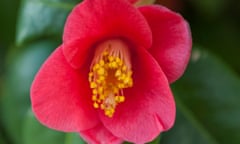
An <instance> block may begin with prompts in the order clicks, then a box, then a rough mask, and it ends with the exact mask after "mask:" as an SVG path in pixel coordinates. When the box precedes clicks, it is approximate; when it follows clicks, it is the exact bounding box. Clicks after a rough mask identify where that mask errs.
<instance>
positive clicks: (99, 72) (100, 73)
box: [97, 67, 105, 75]
mask: <svg viewBox="0 0 240 144" xmlns="http://www.w3.org/2000/svg"><path fill="white" fill-rule="evenodd" d="M104 71H105V70H104V68H103V67H99V69H98V70H97V74H98V75H104Z"/></svg>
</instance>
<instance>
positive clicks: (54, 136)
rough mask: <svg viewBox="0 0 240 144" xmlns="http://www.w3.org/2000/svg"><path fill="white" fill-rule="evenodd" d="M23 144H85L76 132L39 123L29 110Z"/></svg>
mask: <svg viewBox="0 0 240 144" xmlns="http://www.w3.org/2000/svg"><path fill="white" fill-rule="evenodd" d="M23 143H24V144H44V143H46V144H85V143H84V141H83V140H82V139H81V138H80V136H79V135H78V134H76V133H63V132H57V131H54V130H52V129H49V128H47V127H45V126H43V125H41V124H40V123H39V122H38V121H37V120H36V119H35V117H34V115H33V114H32V112H31V111H29V112H28V114H27V116H26V120H25V122H24V129H23Z"/></svg>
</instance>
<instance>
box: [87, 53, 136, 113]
mask: <svg viewBox="0 0 240 144" xmlns="http://www.w3.org/2000/svg"><path fill="white" fill-rule="evenodd" d="M120 57H121V55H119V54H117V55H116V54H114V53H112V52H111V53H110V52H109V51H108V50H104V51H102V52H101V54H100V56H99V59H97V60H96V61H95V62H94V63H92V66H91V69H90V72H89V83H90V88H91V89H92V101H93V107H94V108H100V109H102V110H104V113H105V115H106V116H108V117H112V116H113V114H114V112H115V108H116V106H117V105H118V104H119V103H122V102H124V101H125V97H124V95H123V89H124V88H129V87H132V85H133V80H132V71H131V69H130V68H129V66H128V65H127V64H126V62H125V61H124V60H123V59H122V58H120Z"/></svg>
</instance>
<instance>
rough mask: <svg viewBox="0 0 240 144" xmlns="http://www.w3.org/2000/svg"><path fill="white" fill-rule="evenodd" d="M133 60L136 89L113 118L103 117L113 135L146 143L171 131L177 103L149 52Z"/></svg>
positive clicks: (130, 90)
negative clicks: (166, 131)
mask: <svg viewBox="0 0 240 144" xmlns="http://www.w3.org/2000/svg"><path fill="white" fill-rule="evenodd" d="M138 51H139V52H138V53H137V54H136V55H134V56H135V58H133V61H132V63H133V79H134V85H133V87H132V88H130V89H126V90H125V91H124V95H125V101H124V102H123V103H121V104H119V105H118V106H117V108H116V112H115V113H114V116H113V117H112V118H108V117H106V116H105V115H104V114H100V118H101V119H102V122H103V124H104V126H105V127H106V128H107V129H109V131H111V132H112V133H113V134H114V135H116V136H118V137H120V138H122V139H124V140H127V141H130V142H134V143H146V142H149V141H151V140H153V139H154V138H155V137H156V136H157V135H158V134H159V133H160V132H162V131H164V130H168V129H169V128H170V127H172V125H173V123H174V120H175V111H176V110H175V102H174V99H173V96H172V93H171V90H170V88H169V85H168V81H167V78H166V77H165V75H164V73H163V72H162V70H161V69H160V67H159V65H158V63H157V62H156V61H155V60H154V58H153V57H152V56H150V55H149V53H148V52H146V50H140V49H138Z"/></svg>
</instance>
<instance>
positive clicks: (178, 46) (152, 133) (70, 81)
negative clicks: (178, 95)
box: [31, 0, 191, 144]
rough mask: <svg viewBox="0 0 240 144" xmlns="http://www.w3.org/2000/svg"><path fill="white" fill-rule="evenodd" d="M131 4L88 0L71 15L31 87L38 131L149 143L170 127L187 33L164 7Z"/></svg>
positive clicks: (96, 141)
mask: <svg viewBox="0 0 240 144" xmlns="http://www.w3.org/2000/svg"><path fill="white" fill-rule="evenodd" d="M132 3H133V1H127V0H84V1H83V2H82V3H81V4H79V5H77V6H76V7H75V8H74V9H73V10H72V12H71V14H70V15H69V17H68V19H67V22H66V25H65V29H64V34H63V43H62V44H61V45H60V46H59V47H58V48H57V49H56V50H55V51H54V52H53V53H52V54H51V56H50V57H49V58H48V59H47V60H46V62H45V63H44V64H43V66H42V67H41V69H40V70H39V72H38V73H37V75H36V77H35V80H34V82H33V84H32V87H31V102H32V108H33V112H34V113H35V115H36V117H37V119H38V120H39V121H40V122H41V123H43V124H44V125H46V126H48V127H50V128H53V129H56V130H60V131H65V132H79V133H80V135H81V136H82V137H83V138H84V139H85V140H86V141H87V142H88V143H91V144H103V143H104V144H114V143H121V142H123V141H129V142H133V143H146V142H150V141H152V140H153V139H154V138H156V137H157V136H158V135H159V134H160V133H161V132H162V131H166V130H168V129H170V128H171V127H172V126H173V123H174V120H175V112H176V108H175V102H174V98H173V96H172V93H171V90H170V87H169V84H170V83H172V82H174V81H175V80H177V79H178V78H179V77H180V76H181V75H182V74H183V72H184V70H185V68H186V65H187V63H188V60H189V57H190V51H191V34H190V30H189V27H188V24H187V22H186V21H185V20H184V19H183V18H182V17H181V16H180V15H179V14H176V13H175V12H172V11H170V10H169V9H167V8H165V7H163V6H159V5H149V6H142V7H135V6H134V5H133V4H132Z"/></svg>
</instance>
